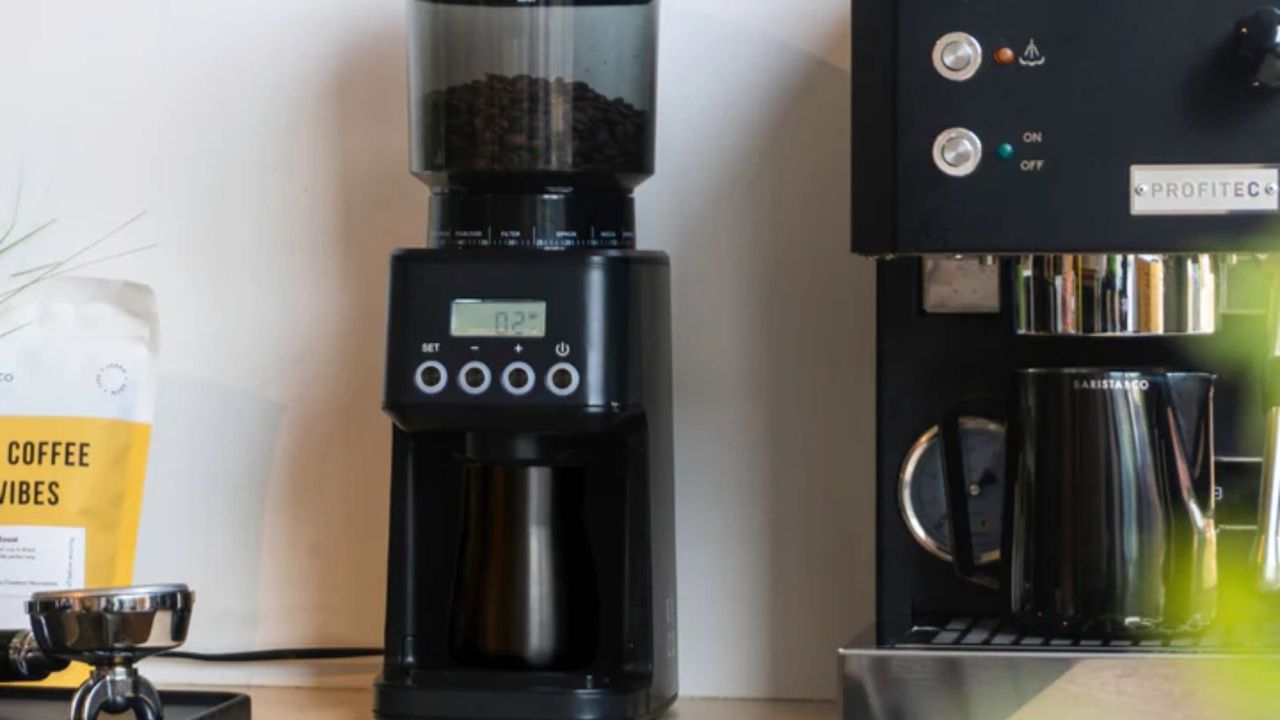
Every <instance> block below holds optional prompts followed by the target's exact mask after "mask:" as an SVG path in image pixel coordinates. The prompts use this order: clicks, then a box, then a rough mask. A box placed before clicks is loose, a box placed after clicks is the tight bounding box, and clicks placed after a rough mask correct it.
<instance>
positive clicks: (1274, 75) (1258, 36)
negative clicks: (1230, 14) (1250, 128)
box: [1236, 7, 1280, 90]
mask: <svg viewBox="0 0 1280 720" xmlns="http://www.w3.org/2000/svg"><path fill="white" fill-rule="evenodd" d="M1236 38H1237V40H1236V42H1237V43H1238V45H1237V48H1238V51H1239V55H1240V59H1241V61H1242V62H1244V63H1245V65H1246V67H1247V68H1248V69H1249V71H1250V72H1251V73H1252V80H1253V84H1254V86H1255V87H1262V88H1269V89H1273V90H1277V89H1280V9H1277V8H1275V7H1265V8H1262V9H1260V10H1258V11H1257V12H1255V13H1253V14H1252V15H1250V16H1248V17H1246V18H1245V19H1243V20H1241V21H1240V23H1239V24H1238V25H1237V26H1236Z"/></svg>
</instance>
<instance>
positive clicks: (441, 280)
mask: <svg viewBox="0 0 1280 720" xmlns="http://www.w3.org/2000/svg"><path fill="white" fill-rule="evenodd" d="M667 277H668V275H667V260H666V256H665V255H662V254H660V253H644V252H638V251H607V252H602V253H570V252H542V251H521V250H496V249H487V250H486V249H438V250H405V251H401V252H399V253H397V254H396V255H395V257H394V258H393V261H392V278H391V304H390V319H389V325H390V327H389V332H388V338H389V340H388V343H389V344H388V348H387V376H386V396H385V401H386V404H387V405H388V407H393V408H426V407H436V408H472V409H475V408H480V409H483V408H490V409H497V410H500V411H506V410H509V409H514V408H542V407H560V408H565V407H578V408H583V407H606V408H620V407H628V406H635V405H637V404H639V403H640V402H641V401H642V400H643V398H642V394H643V390H644V386H645V383H644V378H645V377H646V372H651V371H652V368H651V367H650V365H649V363H650V362H651V361H650V360H649V359H648V358H649V354H650V353H651V352H652V345H653V343H652V342H646V341H645V340H644V338H643V336H642V335H641V334H640V333H641V332H642V331H645V330H646V329H651V330H652V331H653V333H654V334H655V335H656V334H657V333H658V331H659V329H660V328H661V327H664V324H663V323H665V322H666V320H665V316H664V317H663V318H662V322H658V320H659V318H657V317H654V316H655V315H656V314H658V311H657V310H654V309H653V308H654V307H661V308H665V307H666V305H665V304H664V305H661V306H658V305H656V302H657V301H656V300H655V299H656V298H660V297H664V296H663V294H662V293H663V292H664V290H665V287H666V286H665V283H666V282H668V281H667ZM437 417H443V416H437Z"/></svg>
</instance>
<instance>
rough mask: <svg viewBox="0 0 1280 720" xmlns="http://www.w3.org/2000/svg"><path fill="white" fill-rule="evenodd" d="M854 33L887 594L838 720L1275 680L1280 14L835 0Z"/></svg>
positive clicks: (853, 656)
mask: <svg viewBox="0 0 1280 720" xmlns="http://www.w3.org/2000/svg"><path fill="white" fill-rule="evenodd" d="M853 48H854V58H853V96H854V100H853V250H854V252H856V253H858V254H861V255H865V256H870V257H873V258H876V259H877V272H876V275H877V287H878V289H877V303H878V304H877V327H878V330H877V343H878V360H879V362H878V367H879V369H878V371H877V380H876V383H877V391H878V401H877V403H878V408H877V440H876V449H877V450H876V471H875V477H876V479H875V488H876V497H875V506H876V516H877V546H876V567H877V570H876V588H877V589H876V594H877V613H876V624H875V627H874V629H873V631H871V632H870V633H868V634H867V635H866V636H865V637H862V638H859V639H858V640H857V641H855V642H854V643H852V644H851V645H850V646H848V647H846V648H845V649H843V650H842V651H841V670H842V677H843V694H842V701H843V705H844V714H845V717H846V718H848V719H850V720H852V719H853V718H901V717H929V718H957V719H962V720H969V719H970V718H974V719H976V718H984V719H985V718H997V717H1008V716H1010V715H1012V714H1014V713H1015V712H1017V711H1018V710H1019V709H1020V708H1022V707H1024V706H1025V705H1026V704H1027V703H1028V702H1030V701H1032V700H1033V699H1034V698H1036V697H1037V696H1039V694H1040V693H1043V692H1044V691H1046V689H1048V688H1049V687H1051V686H1053V685H1054V684H1055V683H1056V682H1058V681H1059V680H1060V679H1061V678H1063V677H1064V676H1066V675H1067V674H1068V673H1071V672H1073V671H1075V672H1078V671H1080V668H1081V667H1083V666H1084V665H1085V664H1087V663H1090V662H1094V661H1097V660H1099V659H1104V660H1106V661H1109V662H1114V663H1119V665H1118V666H1108V667H1112V669H1113V673H1114V672H1123V673H1131V675H1126V677H1127V678H1130V679H1133V678H1140V677H1141V676H1142V673H1143V668H1148V667H1156V666H1158V667H1164V668H1167V667H1169V666H1168V665H1167V663H1169V662H1175V663H1186V665H1185V668H1186V669H1187V675H1188V676H1189V677H1194V676H1196V675H1197V673H1199V674H1200V675H1201V676H1203V675H1205V674H1206V673H1205V672H1201V671H1205V670H1207V669H1208V668H1210V667H1211V666H1210V665H1209V663H1218V662H1224V660H1223V659H1224V658H1231V657H1235V656H1236V655H1237V654H1239V653H1247V654H1249V655H1250V657H1251V658H1253V660H1254V661H1257V662H1261V663H1263V664H1264V665H1266V666H1267V667H1268V668H1269V669H1268V670H1267V672H1268V673H1271V674H1270V675H1268V677H1272V678H1275V677H1280V660H1277V658H1280V631H1278V630H1277V628H1278V627H1280V600H1277V597H1276V595H1275V592H1276V589H1277V587H1280V581H1278V580H1277V578H1280V539H1278V537H1277V534H1278V533H1280V530H1277V528H1280V515H1278V514H1277V512H1276V510H1277V506H1278V505H1280V489H1277V488H1280V480H1277V477H1280V473H1277V470H1276V468H1277V467H1280V462H1277V457H1278V456H1277V447H1280V440H1278V439H1277V437H1280V419H1278V418H1280V414H1277V413H1278V412H1280V411H1276V410H1272V411H1271V412H1270V417H1271V420H1270V423H1268V410H1269V409H1272V408H1275V407H1277V406H1280V393H1277V392H1276V391H1277V389H1280V386H1278V384H1277V381H1278V380H1280V374H1277V373H1276V372H1275V371H1274V369H1273V368H1272V366H1273V365H1274V364H1275V363H1274V358H1275V357H1276V356H1277V355H1278V354H1280V353H1278V352H1277V350H1276V348H1277V347H1280V345H1277V344H1276V339H1277V337H1280V334H1278V333H1277V332H1276V322H1277V319H1278V318H1280V312H1277V311H1275V310H1269V306H1270V303H1269V297H1270V295H1271V293H1272V288H1273V287H1275V286H1276V280H1275V278H1276V277H1277V273H1276V269H1275V262H1274V258H1270V257H1268V254H1270V253H1275V252H1276V251H1280V135H1277V134H1276V132H1275V128H1276V127H1280V8H1276V7H1265V6H1260V5H1259V4H1258V2H1257V0H1215V1H1214V2H1203V1H1202V0H1174V1H1173V2H1169V1H1161V2H1156V1H1155V0H1132V1H1130V2H1123V3H1113V2H1094V1H1091V2H1075V3H1062V2H1053V1H1052V0H1033V1H1031V2H1026V1H1016V2H1015V1H1014V0H992V1H991V2H985V3H961V2H950V3H936V2H928V1H927V0H883V1H882V0H854V2H853ZM1264 488H1265V491H1264ZM1153 660H1155V661H1156V665H1152V664H1151V663H1152V661H1153ZM1161 663H1165V664H1161ZM1115 667H1120V668H1123V670H1115ZM1177 667H1183V666H1182V665H1179V666H1177ZM1212 667H1217V666H1212ZM1128 681H1129V680H1126V682H1128ZM1133 681H1134V682H1137V680H1133ZM1153 682H1157V681H1155V680H1153ZM1100 692H1102V691H1101V690H1100ZM1205 716H1206V717H1214V716H1221V717H1226V716H1232V715H1231V713H1229V712H1227V713H1226V714H1223V713H1222V712H1219V713H1218V714H1217V715H1214V714H1212V713H1210V712H1207V711H1206V715H1205Z"/></svg>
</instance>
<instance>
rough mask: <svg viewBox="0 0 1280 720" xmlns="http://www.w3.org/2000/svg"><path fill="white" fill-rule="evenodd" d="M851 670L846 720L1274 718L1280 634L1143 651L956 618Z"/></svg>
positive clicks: (1213, 635)
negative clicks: (1167, 715) (911, 719)
mask: <svg viewBox="0 0 1280 720" xmlns="http://www.w3.org/2000/svg"><path fill="white" fill-rule="evenodd" d="M840 670H841V679H842V689H841V702H842V705H843V717H844V720H901V719H903V718H929V719H930V720H993V719H997V718H1017V719H1018V720H1022V719H1023V718H1029V719H1030V718H1035V719H1037V720H1039V719H1040V718H1054V719H1056V718H1058V717H1073V718H1074V717H1098V718H1118V717H1126V718H1127V717H1140V716H1151V717H1159V716H1161V715H1162V713H1166V712H1167V713H1171V715H1169V716H1170V717H1178V718H1200V717H1204V718H1218V717H1234V718H1246V717H1274V715H1273V713H1274V711H1275V708H1276V706H1277V705H1276V703H1277V701H1276V696H1275V693H1274V691H1271V690H1269V688H1274V687H1278V686H1280V625H1274V624H1267V625H1248V624H1243V625H1233V626H1216V627H1214V628H1210V629H1209V630H1208V631H1206V632H1204V633H1202V634H1199V635H1186V636H1172V637H1164V638H1158V639H1150V640H1143V641H1134V640H1117V639H1106V638H1089V637H1052V636H1041V635H1033V634H1024V633H1022V632H1021V631H1020V630H1018V629H1017V628H1016V626H1013V625H1007V624H1006V623H1005V622H1003V621H1001V620H1000V619H996V618H957V619H954V620H949V621H945V622H940V623H932V624H930V625H927V626H920V627H916V628H914V629H912V630H911V631H910V632H908V633H907V634H906V635H905V636H904V637H902V638H901V639H899V640H897V641H895V642H892V643H889V644H888V645H887V646H883V647H860V646H858V645H857V644H856V643H855V644H854V645H852V646H850V647H846V648H844V649H842V650H841V651H840ZM1202 703H1203V704H1205V707H1204V708H1203V712H1200V711H1199V710H1198V709H1196V708H1198V707H1199V705H1200V704H1202ZM1189 708H1190V709H1189ZM1228 708H1230V710H1228ZM1063 713H1065V714H1063ZM1259 713H1260V714H1259Z"/></svg>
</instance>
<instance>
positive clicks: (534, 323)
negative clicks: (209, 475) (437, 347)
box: [449, 300, 547, 338]
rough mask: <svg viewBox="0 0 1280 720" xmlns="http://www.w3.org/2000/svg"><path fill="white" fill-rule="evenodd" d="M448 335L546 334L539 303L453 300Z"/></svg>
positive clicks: (544, 306) (542, 304)
mask: <svg viewBox="0 0 1280 720" xmlns="http://www.w3.org/2000/svg"><path fill="white" fill-rule="evenodd" d="M449 332H450V334H451V335H453V336H454V337H471V338H540V337H544V336H546V334H547V304H546V303H545V302H543V301H542V300H454V301H453V315H452V319H451V321H450V331H449Z"/></svg>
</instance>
